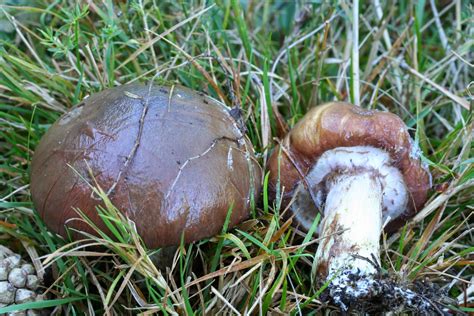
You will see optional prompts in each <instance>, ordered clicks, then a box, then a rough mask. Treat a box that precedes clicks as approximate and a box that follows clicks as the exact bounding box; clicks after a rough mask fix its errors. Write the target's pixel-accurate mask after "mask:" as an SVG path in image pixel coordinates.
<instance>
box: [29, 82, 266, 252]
mask: <svg viewBox="0 0 474 316" xmlns="http://www.w3.org/2000/svg"><path fill="white" fill-rule="evenodd" d="M91 175H92V176H91ZM260 177H261V170H260V167H259V165H258V163H257V162H256V160H255V158H254V153H253V148H252V145H251V143H250V141H249V140H248V139H247V138H246V136H245V135H244V133H243V132H242V131H241V130H240V129H239V127H238V125H237V123H236V121H235V120H234V118H233V117H232V116H231V115H230V114H229V109H228V108H227V107H226V106H224V105H223V104H221V103H220V102H218V101H216V100H214V99H212V98H210V97H208V96H205V95H204V94H202V93H197V92H194V91H192V90H189V89H187V88H184V87H180V86H172V87H167V86H158V85H141V84H131V85H124V86H120V87H117V88H113V89H108V90H105V91H103V92H100V93H97V94H94V95H92V96H90V97H89V98H87V99H85V100H84V101H83V102H82V103H81V104H79V105H77V106H76V107H74V108H73V109H72V110H71V111H69V112H68V113H67V114H65V115H63V116H62V117H61V118H60V119H59V120H58V121H57V122H56V123H55V124H54V125H53V126H51V128H50V129H49V130H48V132H47V133H46V134H45V135H44V137H43V138H42V140H41V142H40V144H39V145H38V147H37V149H36V151H35V154H34V156H33V161H32V166H31V193H32V197H33V202H34V205H35V206H36V209H37V210H38V212H39V214H40V215H41V217H42V218H43V219H44V221H45V222H46V224H47V226H48V227H49V228H50V229H51V230H52V231H54V232H56V233H59V234H61V235H65V234H66V226H67V227H69V228H74V229H76V230H79V231H84V232H88V233H94V231H93V229H92V228H91V227H90V226H89V225H87V224H86V223H85V222H84V221H83V220H80V219H79V215H78V213H77V209H79V210H81V211H82V212H84V213H85V214H86V215H87V217H89V218H90V219H91V220H92V221H93V222H94V223H95V224H96V225H97V226H98V227H99V228H100V229H102V230H104V229H105V226H104V224H103V222H102V220H101V219H100V217H99V215H98V212H97V210H96V207H97V206H98V205H100V204H101V203H102V202H101V201H100V200H98V199H97V196H94V195H93V194H92V190H91V187H90V184H92V185H95V184H98V185H99V186H100V187H101V188H102V189H103V190H104V191H106V192H107V193H108V196H109V198H110V199H111V201H112V202H113V203H114V205H115V206H116V207H117V208H118V209H119V210H120V211H122V212H123V213H124V214H126V215H127V216H128V217H129V218H130V219H131V220H132V221H134V222H135V224H136V227H137V231H138V233H139V234H140V236H141V237H142V238H143V240H144V242H145V243H146V245H148V247H152V248H155V247H165V246H170V245H177V244H179V243H180V240H181V237H182V236H183V235H184V241H185V242H192V241H195V240H199V239H202V238H205V237H209V236H212V235H215V234H217V233H219V232H220V231H221V229H222V226H223V224H224V221H225V219H226V216H227V214H228V212H229V211H231V212H232V214H231V216H230V222H229V227H231V226H234V225H236V224H238V223H239V222H241V221H243V220H244V219H246V218H247V217H248V215H249V207H250V203H251V200H252V199H254V198H255V196H256V193H257V192H258V191H259V188H260ZM85 179H86V180H88V181H85ZM88 182H89V183H88ZM75 236H76V237H77V236H78V234H75Z"/></svg>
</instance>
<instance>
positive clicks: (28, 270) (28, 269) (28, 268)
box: [21, 263, 35, 274]
mask: <svg viewBox="0 0 474 316" xmlns="http://www.w3.org/2000/svg"><path fill="white" fill-rule="evenodd" d="M21 270H23V271H25V273H26V274H35V268H34V267H33V265H31V264H29V263H25V264H23V265H22V266H21Z"/></svg>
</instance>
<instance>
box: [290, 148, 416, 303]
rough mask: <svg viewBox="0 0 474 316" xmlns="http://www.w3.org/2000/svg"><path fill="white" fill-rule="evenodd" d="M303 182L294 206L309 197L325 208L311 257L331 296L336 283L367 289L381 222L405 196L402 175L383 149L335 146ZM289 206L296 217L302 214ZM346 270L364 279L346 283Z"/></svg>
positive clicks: (361, 292)
mask: <svg viewBox="0 0 474 316" xmlns="http://www.w3.org/2000/svg"><path fill="white" fill-rule="evenodd" d="M306 184H307V185H309V186H310V190H311V192H308V191H307V190H305V189H303V188H304V185H303V184H300V187H299V191H298V197H297V202H296V203H295V204H294V205H293V208H299V207H301V206H303V205H304V207H305V208H306V209H307V205H308V204H310V203H309V201H308V200H310V199H311V200H312V199H314V200H315V201H313V203H314V204H316V207H317V208H319V209H323V210H324V214H323V220H322V223H321V226H320V227H321V228H320V232H319V235H320V237H321V238H322V241H321V243H320V244H319V247H318V250H317V252H316V258H315V259H316V260H317V265H318V266H317V272H318V275H319V276H323V277H325V278H326V281H327V280H330V281H331V282H332V287H331V292H332V294H331V296H333V299H334V300H335V301H336V302H337V301H338V298H337V296H338V294H337V293H338V291H340V289H341V287H343V288H344V291H346V292H347V291H348V290H349V291H350V292H351V293H350V295H351V297H354V298H356V297H363V296H365V295H367V285H368V283H367V282H370V281H369V280H368V279H370V278H371V276H373V275H375V274H376V273H377V267H378V266H380V259H379V253H380V242H379V240H380V235H381V232H382V229H383V223H384V222H386V221H389V220H390V219H391V218H392V219H393V218H396V217H398V216H399V215H400V214H401V213H402V212H403V210H404V209H405V207H406V204H407V201H408V194H407V190H406V187H405V183H404V181H403V176H402V175H401V173H400V171H399V170H398V168H396V167H394V166H393V163H392V160H391V158H390V156H389V154H388V153H387V152H385V151H384V150H381V149H377V148H373V147H367V146H354V147H339V148H335V149H333V150H329V151H327V152H325V153H324V154H323V155H322V156H321V157H320V158H319V159H318V161H317V163H316V164H315V165H314V167H313V168H312V170H311V171H310V172H309V173H308V175H307V176H306ZM311 197H312V198H311ZM294 211H295V213H296V214H297V215H296V216H297V217H298V216H299V214H302V212H299V211H298V210H296V209H294ZM306 216H307V215H306ZM298 221H299V222H301V223H302V224H303V225H304V226H306V225H307V226H310V225H311V223H312V222H311V216H309V217H308V218H307V219H305V218H298ZM349 275H351V276H356V277H357V278H360V277H363V278H362V279H363V280H362V279H361V281H360V282H355V283H352V285H349V284H348V283H347V282H346V280H345V279H347V278H348V276H349ZM350 287H352V288H351V289H350ZM341 305H343V304H341ZM341 307H343V308H344V306H341Z"/></svg>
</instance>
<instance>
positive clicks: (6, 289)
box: [0, 281, 16, 304]
mask: <svg viewBox="0 0 474 316" xmlns="http://www.w3.org/2000/svg"><path fill="white" fill-rule="evenodd" d="M15 292H16V289H15V287H14V286H13V285H11V284H10V283H9V282H7V281H2V282H0V303H2V304H12V303H13V302H14V301H15Z"/></svg>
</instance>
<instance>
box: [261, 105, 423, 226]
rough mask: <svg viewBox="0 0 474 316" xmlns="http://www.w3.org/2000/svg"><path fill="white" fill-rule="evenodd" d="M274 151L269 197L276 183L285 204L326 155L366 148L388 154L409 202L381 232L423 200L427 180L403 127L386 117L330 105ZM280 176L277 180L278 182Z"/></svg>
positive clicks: (317, 110) (312, 115) (312, 114)
mask: <svg viewBox="0 0 474 316" xmlns="http://www.w3.org/2000/svg"><path fill="white" fill-rule="evenodd" d="M281 145H282V146H284V148H280V146H277V147H276V148H275V149H274V151H273V153H272V155H271V157H270V159H269V162H268V168H269V170H270V191H271V193H273V194H275V193H276V189H277V185H278V180H279V182H280V187H285V191H284V196H283V202H284V203H288V202H289V200H290V198H291V197H292V195H293V193H294V189H295V188H296V185H297V184H298V183H299V182H300V181H301V180H302V178H303V177H304V176H306V174H307V173H308V172H309V171H310V169H311V168H312V166H313V165H314V164H315V162H316V161H317V160H318V158H319V157H320V156H321V155H322V154H323V153H324V152H325V151H327V150H331V149H334V148H338V147H352V146H372V147H375V148H380V149H383V150H385V151H386V152H388V154H389V155H390V157H391V159H392V162H393V165H394V166H395V167H397V168H398V169H399V170H400V172H401V173H402V175H403V179H404V181H405V185H406V188H407V191H408V193H409V202H408V205H407V209H406V211H405V212H404V213H403V214H402V215H401V216H400V217H399V218H397V219H393V220H392V221H391V222H390V225H388V226H387V230H388V231H393V230H394V229H397V228H398V227H399V226H401V225H403V223H404V222H406V220H407V219H408V218H410V217H412V216H413V215H414V214H415V212H416V211H417V210H419V209H420V208H421V207H422V206H423V204H424V203H425V201H426V199H427V191H428V189H429V188H430V186H431V178H430V174H429V173H428V171H427V170H426V169H425V168H424V167H423V165H422V163H421V161H420V159H419V157H418V153H417V152H416V148H415V147H414V144H413V141H412V139H411V137H410V134H409V133H408V130H407V128H406V126H405V124H404V123H403V121H402V120H401V119H400V118H399V117H398V116H396V115H395V114H392V113H387V112H378V111H373V110H366V109H362V108H360V107H357V106H354V105H352V104H349V103H343V102H331V103H326V104H323V105H321V106H317V107H315V108H313V109H311V110H310V111H309V112H308V113H307V114H306V115H305V116H304V117H303V119H301V120H300V121H299V122H298V123H297V124H296V125H295V127H294V128H293V129H292V130H291V131H290V133H288V135H287V136H286V137H285V138H284V139H283V141H282V143H281ZM279 174H280V176H279Z"/></svg>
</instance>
